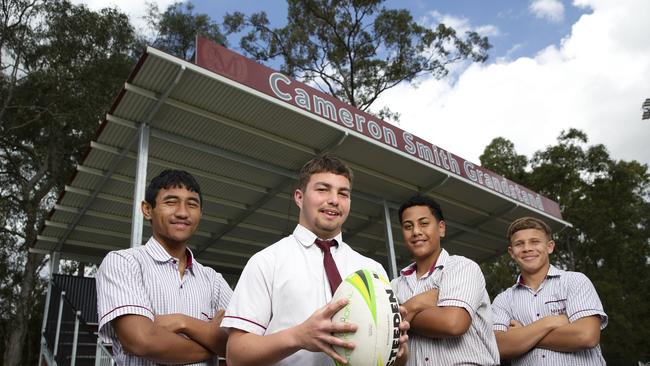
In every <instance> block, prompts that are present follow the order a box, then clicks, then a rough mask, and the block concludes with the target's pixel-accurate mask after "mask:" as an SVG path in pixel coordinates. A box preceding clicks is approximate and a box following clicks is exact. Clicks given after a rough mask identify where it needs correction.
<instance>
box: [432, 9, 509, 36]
mask: <svg viewBox="0 0 650 366" xmlns="http://www.w3.org/2000/svg"><path fill="white" fill-rule="evenodd" d="M420 23H422V24H429V26H430V27H432V28H434V27H436V26H437V25H438V23H443V24H444V25H446V26H448V27H452V28H454V29H455V30H456V33H458V34H460V35H463V34H465V32H476V33H478V34H480V35H482V36H488V37H498V36H500V35H501V32H500V31H499V27H497V26H496V25H494V24H482V25H479V26H473V25H472V24H471V23H470V21H469V19H467V18H466V17H458V16H454V15H450V14H442V13H440V12H438V11H432V12H430V13H429V14H428V16H425V17H424V18H423V19H421V20H420Z"/></svg>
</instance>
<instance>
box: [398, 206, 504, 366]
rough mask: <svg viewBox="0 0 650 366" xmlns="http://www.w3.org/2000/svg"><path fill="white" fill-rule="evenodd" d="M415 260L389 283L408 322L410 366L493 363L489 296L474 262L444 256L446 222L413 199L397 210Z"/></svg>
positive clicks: (437, 208)
mask: <svg viewBox="0 0 650 366" xmlns="http://www.w3.org/2000/svg"><path fill="white" fill-rule="evenodd" d="M399 221H400V224H401V226H402V235H403V236H404V243H405V245H406V247H407V248H408V250H409V251H410V252H411V254H412V255H413V257H414V258H415V262H413V263H412V264H410V265H409V266H408V267H406V268H404V269H403V270H402V271H401V272H400V276H399V277H398V278H396V279H394V280H393V282H392V285H393V289H394V290H395V293H396V295H397V298H398V300H399V301H400V303H401V304H403V306H404V307H405V308H406V309H407V311H408V315H407V317H406V319H407V320H408V321H409V323H410V329H411V331H410V332H409V352H410V355H409V360H408V363H407V365H409V366H422V365H443V366H444V365H470V364H471V365H498V364H499V354H498V351H497V344H496V340H495V338H494V333H493V332H492V321H491V315H492V314H491V310H490V298H489V296H488V293H487V291H486V289H485V279H484V277H483V273H482V272H481V269H480V268H479V266H478V264H476V263H475V262H473V261H471V260H470V259H468V258H465V257H462V256H458V255H449V253H448V252H447V251H446V250H445V249H443V248H442V246H441V244H440V241H441V239H442V238H443V237H444V236H445V229H446V225H445V221H444V216H443V214H442V210H441V209H440V205H438V203H437V202H435V201H434V200H432V199H430V198H428V197H423V196H413V197H411V198H410V199H409V200H407V201H406V202H404V203H403V204H402V206H401V207H400V209H399Z"/></svg>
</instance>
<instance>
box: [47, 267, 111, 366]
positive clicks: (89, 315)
mask: <svg viewBox="0 0 650 366" xmlns="http://www.w3.org/2000/svg"><path fill="white" fill-rule="evenodd" d="M109 352H110V351H108V350H107V349H106V348H105V346H101V345H100V344H99V343H98V336H97V293H96V287H95V279H94V278H86V277H76V276H68V275H60V274H55V275H54V276H53V277H52V280H51V281H50V284H49V288H48V304H47V308H46V318H45V320H44V322H43V332H42V337H41V359H42V360H43V361H45V362H41V365H48V366H55V365H56V366H94V365H102V366H103V365H112V359H111V358H110V353H109ZM98 357H99V358H98Z"/></svg>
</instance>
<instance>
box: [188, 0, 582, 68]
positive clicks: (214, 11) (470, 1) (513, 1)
mask: <svg viewBox="0 0 650 366" xmlns="http://www.w3.org/2000/svg"><path fill="white" fill-rule="evenodd" d="M192 3H193V4H194V5H195V9H196V11H197V12H201V13H206V14H209V15H210V16H211V17H212V19H213V20H216V21H221V19H222V18H223V16H224V15H225V14H226V13H229V12H234V11H241V12H243V13H245V14H251V13H253V12H258V11H265V12H266V13H267V15H268V17H269V20H270V22H271V24H272V25H274V26H282V25H284V24H286V21H287V20H286V14H287V5H286V3H285V2H282V1H268V0H267V1H252V0H239V1H233V0H222V1H213V0H194V1H192ZM384 5H385V6H386V8H389V9H399V8H406V9H408V10H410V12H411V14H412V15H413V17H414V18H415V19H417V20H418V21H420V22H421V23H422V24H430V23H431V22H433V21H435V20H440V19H439V18H438V19H434V17H433V16H432V14H440V15H441V16H444V17H446V18H447V19H449V18H450V17H451V18H456V19H453V20H462V21H465V22H467V24H468V25H470V26H471V27H472V29H474V30H476V28H477V27H481V26H483V27H487V26H490V27H494V28H493V29H495V30H496V34H492V33H491V32H487V33H488V34H486V35H487V36H488V38H489V39H490V43H491V44H492V46H493V47H492V49H491V50H490V61H489V62H494V61H495V60H496V59H497V58H498V57H509V58H513V57H520V56H533V55H534V54H535V53H537V52H538V51H539V50H540V49H542V48H544V47H546V46H548V45H550V44H557V43H559V42H560V40H561V39H562V38H563V37H565V36H566V35H568V34H569V33H570V31H571V25H572V24H573V23H575V22H576V21H577V20H578V18H579V17H580V16H581V15H582V14H585V13H588V11H589V9H584V8H578V7H575V6H572V5H570V4H567V5H565V6H564V11H563V16H562V18H561V20H558V21H548V20H547V19H546V18H539V17H537V16H535V14H534V13H533V12H532V11H531V10H530V9H529V7H530V2H528V1H524V0H491V1H485V0H453V1H452V0H441V1H425V0H387V1H386V2H385V3H384ZM448 25H453V24H448ZM230 46H231V47H233V48H237V45H236V44H231V45H230Z"/></svg>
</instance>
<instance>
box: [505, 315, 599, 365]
mask: <svg viewBox="0 0 650 366" xmlns="http://www.w3.org/2000/svg"><path fill="white" fill-rule="evenodd" d="M494 334H495V336H496V339H497V346H498V347H499V354H500V355H501V357H502V358H506V359H510V358H515V357H519V356H521V355H523V354H524V353H526V352H528V351H530V350H531V349H533V348H535V347H539V348H545V349H550V350H553V351H558V352H576V351H580V350H583V349H588V348H593V347H596V346H597V345H598V343H599V342H600V316H598V315H592V316H587V317H584V318H580V319H578V320H576V321H575V322H573V323H569V319H568V318H567V317H566V315H552V316H547V317H544V318H542V319H539V320H537V321H535V322H533V323H530V324H528V325H526V326H523V325H522V324H521V323H520V322H519V321H517V320H511V321H510V325H509V327H508V331H507V332H505V331H498V330H497V331H495V332H494Z"/></svg>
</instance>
